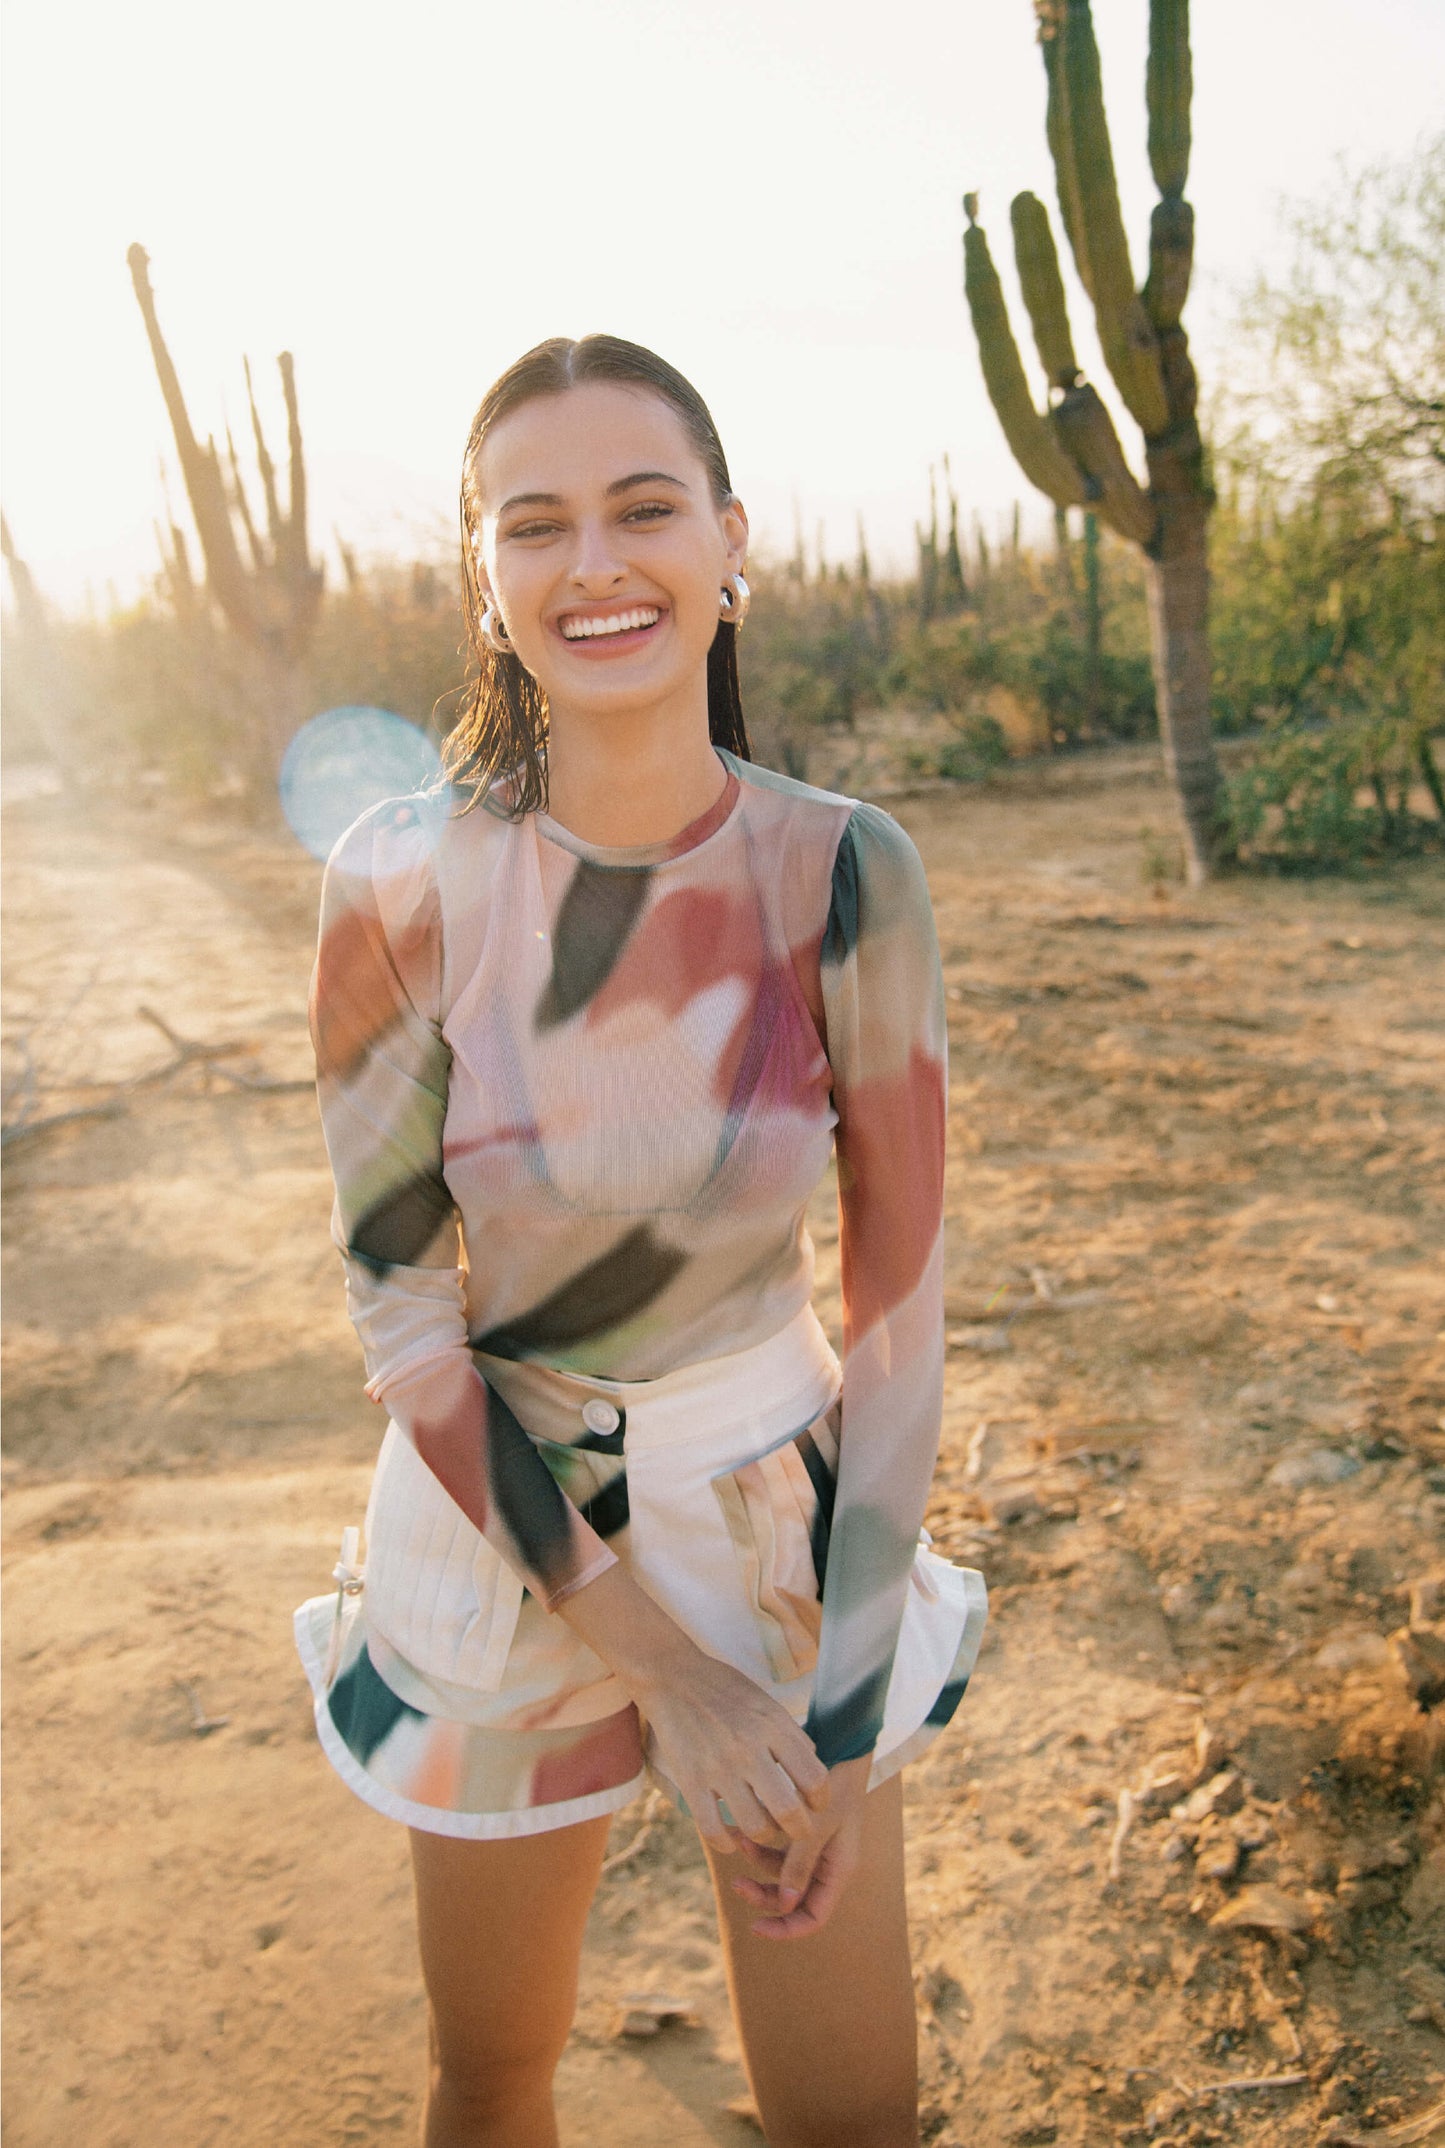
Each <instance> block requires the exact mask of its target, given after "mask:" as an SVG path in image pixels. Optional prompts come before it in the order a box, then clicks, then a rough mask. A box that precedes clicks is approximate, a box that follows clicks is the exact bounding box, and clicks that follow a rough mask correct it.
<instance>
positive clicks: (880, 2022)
mask: <svg viewBox="0 0 1445 2148" xmlns="http://www.w3.org/2000/svg"><path fill="white" fill-rule="evenodd" d="M863 1813H864V1821H863V1837H862V1846H861V1855H860V1858H859V1863H858V1868H857V1870H856V1871H855V1872H854V1873H853V1876H852V1878H851V1879H850V1880H849V1881H848V1883H847V1885H846V1887H845V1888H844V1890H843V1897H842V1900H841V1901H840V1902H839V1903H838V1906H837V1908H836V1909H835V1910H834V1912H833V1914H832V1916H831V1917H830V1918H829V1919H828V1922H827V1923H826V1924H825V1925H824V1926H823V1929H822V1930H821V1931H820V1932H812V1933H810V1934H809V1935H808V1936H807V1937H806V1938H804V1939H763V1938H760V1937H759V1936H758V1934H757V1933H756V1932H753V1931H751V1930H750V1929H749V1926H750V1924H751V1922H752V1920H753V1918H754V1917H756V1916H757V1914H758V1911H757V1908H756V1906H755V1905H754V1904H753V1903H750V1902H745V1901H744V1900H743V1899H742V1898H741V1896H739V1895H736V1894H734V1893H733V1891H732V1887H731V1886H730V1884H729V1882H730V1881H731V1880H732V1879H733V1878H734V1877H735V1876H740V1875H742V1874H744V1873H746V1872H748V1871H749V1870H750V1869H752V1868H750V1867H749V1866H748V1865H747V1863H746V1861H745V1859H744V1856H743V1853H742V1852H741V1851H737V1852H735V1853H734V1854H733V1855H732V1856H731V1857H723V1856H718V1855H716V1854H715V1853H714V1852H713V1851H712V1849H711V1848H710V1847H709V1846H708V1844H706V1843H704V1844H703V1849H704V1851H705V1852H706V1854H707V1859H708V1863H709V1865H710V1867H711V1869H712V1876H713V1887H714V1890H715V1892H716V1894H717V1900H718V1912H719V1917H718V1922H719V1929H720V1931H721V1934H722V1943H723V1957H724V1960H725V1961H726V1964H727V1974H728V1989H729V1991H730V1993H731V1995H732V2004H733V2015H734V2018H735V2020H736V2022H737V2025H738V2034H739V2036H740V2037H741V2039H742V2046H743V2053H744V2058H745V2062H746V2065H747V2071H748V2078H749V2080H750V2082H751V2084H752V2090H753V2095H754V2098H755V2099H756V2102H757V2106H758V2111H759V2115H760V2116H761V2118H762V2122H763V2131H764V2132H765V2133H766V2134H767V2137H768V2148H917V2141H918V2018H917V2014H916V2012H915V2008H914V1999H913V1972H912V1964H911V1961H910V1958H909V1952H908V1914H907V1904H906V1898H905V1893H904V1870H903V1776H902V1772H901V1770H900V1772H899V1773H898V1774H896V1775H891V1776H890V1777H889V1778H888V1780H887V1782H884V1783H880V1784H879V1785H878V1788H877V1789H876V1790H870V1791H869V1793H868V1795H867V1797H866V1798H865V1799H864V1800H863ZM699 1839H701V1838H699Z"/></svg>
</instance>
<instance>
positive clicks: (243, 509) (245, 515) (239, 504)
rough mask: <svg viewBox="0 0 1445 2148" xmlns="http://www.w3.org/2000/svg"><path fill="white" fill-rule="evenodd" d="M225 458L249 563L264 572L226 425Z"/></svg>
mask: <svg viewBox="0 0 1445 2148" xmlns="http://www.w3.org/2000/svg"><path fill="white" fill-rule="evenodd" d="M226 460H227V461H228V462H229V463H230V465H231V504H232V505H233V507H234V508H235V510H236V514H237V516H238V518H239V520H240V524H241V528H242V529H243V530H244V531H245V533H246V547H247V550H248V551H249V552H250V554H251V565H252V566H253V567H254V568H255V570H256V572H257V573H258V574H262V573H264V572H265V567H266V555H265V553H264V552H263V551H262V550H261V540H260V538H259V537H258V536H257V535H256V525H255V523H254V522H253V521H252V520H251V503H250V501H249V500H248V499H247V498H246V487H245V484H244V482H243V480H242V477H241V458H240V456H239V455H238V454H237V453H236V443H235V441H234V440H233V439H232V437H231V428H230V426H229V425H228V426H227V427H226Z"/></svg>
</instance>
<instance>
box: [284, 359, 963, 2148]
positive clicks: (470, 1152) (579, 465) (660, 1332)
mask: <svg viewBox="0 0 1445 2148" xmlns="http://www.w3.org/2000/svg"><path fill="white" fill-rule="evenodd" d="M747 536H748V524H747V517H746V515H745V513H744V511H743V507H742V504H741V502H740V501H739V500H738V499H737V497H736V496H735V494H734V493H733V491H732V489H731V485H730V483H729V479H728V473H727V465H726V462H725V460H724V458H723V453H722V448H721V445H720V444H719V442H718V440H717V436H716V432H715V430H714V428H713V425H712V421H711V418H710V417H709V415H708V413H707V409H706V406H705V405H704V404H703V402H702V401H701V399H700V397H698V395H697V394H696V391H695V390H694V389H692V388H691V387H690V386H689V384H688V383H687V382H686V381H684V380H682V378H681V376H680V375H678V374H676V373H674V372H673V371H672V369H671V368H670V367H668V366H667V365H666V364H665V363H664V361H662V360H661V359H659V358H657V357H655V356H654V355H653V354H652V353H650V352H646V351H642V350H640V349H638V348H637V347H636V346H634V345H631V344H626V343H622V342H619V341H618V340H616V339H614V338H610V337H589V338H587V339H586V340H585V341H584V342H582V343H576V344H574V343H568V342H564V341H560V340H559V341H555V342H552V343H548V344H543V345H541V346H539V348H538V349H537V350H535V351H532V352H529V353H528V354H527V355H526V356H525V357H524V358H522V359H521V360H519V361H518V363H517V365H516V366H514V367H513V368H512V369H511V371H510V372H509V373H507V374H506V375H504V376H503V378H502V379H501V380H500V381H499V382H498V383H497V384H496V386H495V387H494V388H493V389H492V390H491V391H490V392H489V394H488V396H487V397H486V399H485V400H484V402H483V404H482V407H481V410H480V411H479V412H478V415H477V419H476V421H475V423H474V425H473V428H472V434H471V438H470V440H469V442H468V446H467V452H466V459H465V465H464V477H463V485H462V540H463V542H462V554H463V571H464V578H465V586H466V601H467V610H468V619H469V623H470V628H471V636H472V643H473V648H474V650H475V653H476V658H477V671H476V678H475V681H474V683H473V687H472V692H471V697H470V702H469V705H468V707H467V710H466V713H465V715H464V717H463V719H462V721H461V722H460V724H459V725H458V727H457V729H456V731H455V732H454V733H453V735H452V737H451V739H450V740H449V741H448V744H447V752H446V760H447V767H448V771H449V781H448V782H447V783H446V784H445V785H442V786H436V787H433V788H432V789H431V790H430V791H427V792H423V793H419V794H418V795H416V796H414V797H412V798H408V799H396V800H392V801H389V802H388V803H386V804H384V805H382V806H380V807H377V808H375V809H374V810H372V811H371V812H368V813H366V814H363V815H362V817H361V819H360V820H358V821H357V822H356V823H355V825H354V826H353V827H352V828H351V829H349V830H348V831H347V833H346V834H345V835H344V836H343V837H342V838H341V840H340V842H339V843H338V844H337V846H336V849H335V851H334V852H333V854H332V856H331V859H330V862H329V864H328V868H327V876H326V883H325V889H324V892H323V899H322V922H321V936H320V942H319V947H318V954H317V963H316V971H315V977H314V983H313V995H312V1030H313V1036H314V1039H315V1043H316V1051H317V1066H318V1092H319V1096H320V1102H321V1111H322V1119H323V1124H324V1128H325V1133H326V1139H327V1145H328V1149H329V1152H330V1156H331V1161H332V1167H333V1171H334V1175H335V1181H336V1202H335V1209H334V1214H333V1236H334V1237H335V1240H336V1243H337V1245H338V1247H339V1249H340V1251H341V1253H342V1255H343V1259H344V1263H345V1269H346V1279H347V1290H348V1299H349V1306H350V1311H351V1315H352V1318H353V1320H354V1322H355V1324H356V1326H357V1329H358V1332H359V1334H360V1337H361V1340H362V1343H363V1347H364V1350H365V1355H366V1361H367V1371H368V1375H369V1378H368V1393H370V1394H371V1395H372V1397H373V1398H374V1399H376V1400H378V1401H381V1402H382V1403H384V1405H385V1407H386V1409H387V1411H388V1413H389V1417H390V1423H389V1425H388V1427H387V1433H386V1438H385V1440H384V1441H383V1444H382V1450H381V1454H380V1457H379V1459H378V1464H377V1470H376V1474H375V1477H374V1480H373V1485H372V1492H371V1499H370V1502H369V1505H368V1510H367V1516H366V1526H367V1559H366V1567H365V1573H364V1578H363V1577H362V1576H361V1575H360V1574H359V1573H358V1572H357V1571H356V1570H355V1569H354V1562H353V1561H351V1560H348V1561H346V1562H345V1564H346V1566H347V1572H346V1573H345V1574H343V1575H342V1576H341V1585H342V1588H343V1590H350V1592H351V1596H350V1603H351V1606H352V1608H353V1611H355V1607H356V1604H357V1599H358V1597H359V1615H353V1616H352V1618H351V1619H350V1621H349V1623H346V1622H345V1621H343V1623H342V1625H341V1626H339V1627H338V1626H336V1625H335V1624H334V1623H333V1621H332V1606H331V1604H330V1602H329V1601H328V1600H327V1599H324V1598H317V1599H314V1600H313V1601H312V1602H311V1603H310V1604H306V1605H302V1606H301V1607H300V1610H299V1611H298V1613H297V1637H298V1642H299V1645H300V1649H301V1654H302V1657H303V1660H304V1662H305V1663H306V1666H307V1670H308V1674H309V1676H310V1677H311V1681H312V1685H313V1689H314V1692H315V1698H316V1719H317V1726H318V1730H319V1732H320V1736H321V1739H322V1743H323V1745H324V1747H325V1750H326V1751H327V1753H328V1756H329V1757H330V1758H331V1760H332V1761H333V1763H334V1765H335V1766H336V1768H337V1769H338V1772H339V1773H340V1774H341V1775H342V1777H343V1779H344V1780H345V1781H346V1782H347V1783H348V1784H349V1785H350V1786H351V1787H352V1788H353V1789H354V1790H355V1791H356V1792H357V1794H358V1795H359V1796H361V1797H362V1798H364V1799H365V1800H366V1801H367V1802H368V1803H369V1804H371V1805H372V1806H373V1807H375V1809H377V1810H378V1811H380V1812H383V1813H385V1814H387V1815H389V1816H390V1817H392V1818H395V1819H398V1820H401V1821H403V1822H405V1823H406V1824H407V1825H408V1826H409V1828H410V1829H411V1842H412V1850H413V1861H414V1867H415V1873H416V1891H417V1906H418V1915H419V1920H420V1934H421V1950H422V1960H423V1967H424V1971H425V1975H426V1981H427V1990H428V1996H429V2000H430V2005H431V2024H432V2061H433V2077H432V2088H431V2096H430V2101H429V2105H428V2115H427V2119H426V2130H425V2139H426V2141H427V2143H428V2144H429V2148H459V2144H461V2143H463V2142H467V2143H478V2142H483V2141H486V2142H491V2141H496V2142H506V2143H508V2144H509V2148H524V2144H528V2148H529V2144H533V2143H536V2144H543V2143H552V2142H555V2140H556V2130H555V2121H554V2119H553V2116H552V2103H551V2077H552V2070H553V2068H554V2066H555V2063H556V2060H557V2057H558V2056H559V2054H560V2051H561V2048H562V2045H563V2043H564V2042H565V2039H566V2036H567V2033H568V2029H569V2027H570V2022H571V2014H572V2006H573V2003H574V1994H575V1988H576V1967H577V1953H578V1948H579V1947H580V1945H581V1933H582V1929H583V1925H584V1923H585V1919H586V1914H587V1907H588V1904H589V1902H590V1899H591V1894H592V1890H593V1888H594V1886H595V1883H596V1879H597V1875H598V1871H599V1869H600V1864H601V1859H602V1856H603V1852H604V1848H605V1843H606V1836H607V1828H608V1817H609V1815H610V1814H611V1813H612V1812H615V1811H616V1810H618V1809H619V1808H620V1807H621V1806H622V1805H623V1804H625V1803H627V1802H628V1801H629V1800H630V1799H631V1798H633V1797H634V1796H636V1795H637V1793H638V1791H639V1790H640V1789H641V1788H642V1787H643V1786H644V1785H645V1784H646V1783H647V1782H648V1781H649V1779H650V1780H652V1781H653V1782H655V1783H656V1784H658V1785H659V1786H660V1787H661V1788H662V1789H663V1790H664V1791H665V1792H666V1793H667V1794H668V1795H669V1796H671V1797H672V1798H673V1799H674V1801H675V1802H676V1803H677V1804H678V1805H679V1807H680V1808H681V1809H682V1810H683V1811H685V1812H687V1813H688V1814H689V1815H690V1816H691V1818H692V1819H693V1821H694V1822H695V1824H696V1826H697V1829H698V1832H699V1834H700V1836H701V1839H702V1842H703V1845H704V1848H705V1851H706V1854H707V1856H708V1859H709V1864H710V1868H711V1871H712V1876H713V1882H714V1887H715V1890H716V1895H717V1902H718V1909H719V1922H720V1930H721V1935H722V1939H723V1944H724V1951H725V1956H726V1961H727V1967H728V1975H729V1988H730V1992H731V1997H732V2002H733V2006H734V2011H735V2015H736V2018H737V2022H738V2027H739V2032H740V2036H741V2039H742V2044H743V2048H744V2052H745V2056H746V2062H747V2067H748V2072H749V2076H750V2078H751V2081H752V2085H753V2089H754V2093H755V2096H756V2098H757V2102H758V2105H759V2109H760V2111H761V2113H762V2117H763V2122H764V2126H765V2128H766V2130H767V2133H768V2138H769V2139H770V2140H771V2141H773V2142H774V2143H775V2144H783V2143H788V2144H795V2148H802V2144H805V2143H812V2142H828V2143H830V2144H831V2143H837V2142H840V2141H842V2140H844V2139H846V2140H848V2141H850V2142H858V2143H860V2144H861V2143H866V2144H868V2148H901V2144H904V2143H908V2144H912V2143H913V2142H915V2141H916V2139H917V2116H916V2102H917V2081H916V2029H915V2022H914V2013H913V1992H912V1981H911V1969H910V1962H909V1953H908V1935H907V1918H906V1905H905V1901H904V1892H903V1864H902V1806H901V1796H900V1788H901V1781H900V1770H901V1769H902V1767H903V1765H904V1764H905V1762H906V1761H908V1760H909V1759H911V1758H912V1757H913V1756H914V1755H915V1754H917V1753H919V1752H921V1751H922V1750H923V1749H924V1747H925V1746H926V1745H928V1744H929V1743H930V1742H931V1741H932V1740H933V1739H934V1738H935V1737H936V1736H937V1735H938V1733H939V1731H940V1730H941V1729H942V1728H943V1726H944V1725H945V1724H946V1723H947V1722H948V1721H949V1720H950V1718H951V1716H952V1714H953V1712H954V1710H955V1709H956V1707H957V1705H958V1702H959V1700H960V1698H961V1697H962V1694H963V1690H964V1687H965V1685H966V1683H967V1680H968V1675H969V1672H970V1670H971V1668H972V1665H973V1662H974V1659H975V1657H976V1655H977V1652H978V1647H979V1643H980V1640H981V1637H982V1628H983V1623H984V1618H985V1616H986V1596H985V1591H984V1587H983V1581H982V1577H981V1576H980V1575H978V1574H976V1573H973V1572H971V1571H969V1570H967V1569H962V1568H958V1567H955V1566H952V1565H951V1564H949V1563H948V1562H946V1561H945V1560H943V1559H940V1558H938V1557H937V1556H936V1555H935V1554H934V1553H933V1552H932V1551H930V1550H929V1549H928V1538H927V1532H926V1530H923V1529H922V1527H921V1522H922V1515H923V1511H924V1506H925V1503H926V1500H927V1495H928V1489H929V1480H930V1477H931V1474H932V1470H933V1465H934V1461H935V1458H936V1453H937V1445H938V1436H939V1422H940V1405H941V1390H942V1363H943V1334H942V1317H943V1307H942V1238H941V1214H942V1191H943V1138H944V1120H945V1101H946V1070H945V1024H944V1013H943V990H942V979H941V975H940V970H939V960H938V948H937V943H936V939H935V935H934V928H933V917H932V911H931V907H930V904H929V898H928V889H927V884H926V882H925V880H924V876H923V870H922V866H921V864H920V862H919V859H918V856H917V853H916V852H915V850H914V848H913V846H912V844H911V843H910V842H909V840H908V838H907V836H906V835H905V834H904V833H903V831H902V830H901V829H900V828H899V827H898V826H897V824H896V823H895V822H893V821H892V820H890V819H889V818H888V816H887V815H886V814H884V813H882V812H880V811H879V810H878V809H877V808H876V807H872V806H869V805H865V804H860V803H859V802H858V801H856V800H854V799H851V798H845V797H840V796H836V795H834V794H832V793H830V792H825V791H820V790H815V789H812V788H810V787H809V786H808V785H806V784H802V783H798V782H794V781H791V780H789V779H787V778H784V777H781V776H776V775H773V774H770V773H768V772H766V771H763V770H760V769H757V768H756V767H754V766H753V765H752V764H751V762H750V760H749V758H748V746H747V732H746V728H745V726H744V723H743V716H742V709H741V705H740V702H739V698H738V688H737V666H736V659H735V651H734V642H735V637H736V634H737V631H738V628H739V626H740V624H741V622H742V619H743V617H744V616H745V613H746V610H747V603H748V593H747V584H746V582H745V581H744V579H743V574H742V569H743V565H744V561H745V556H746V546H747ZM834 1152H836V1156H837V1162H838V1182H839V1189H840V1192H839V1202H840V1222H841V1241H842V1279H843V1300H844V1307H843V1310H844V1323H843V1325H844V1334H843V1343H844V1347H843V1356H842V1360H841V1363H840V1361H839V1359H838V1358H837V1357H836V1356H835V1355H834V1353H833V1350H832V1349H831V1347H830V1345H829V1344H828V1341H827V1339H826V1337H825V1335H824V1333H823V1330H822V1328H821V1326H820V1324H819V1322H818V1319H817V1317H816V1315H815V1313H814V1311H813V1308H812V1304H811V1289H812V1275H813V1258H812V1245H811V1242H810V1240H809V1237H808V1232H807V1228H806V1222H805V1213H806V1208H807V1203H808V1200H809V1198H810V1196H811V1195H812V1193H813V1192H814V1190H815V1188H816V1187H817V1185H818V1183H819V1181H820V1179H821V1178H822V1177H823V1175H824V1173H825V1171H826V1169H827V1167H828V1163H829V1159H830V1155H831V1154H832V1153H834ZM358 1582H359V1583H360V1587H359V1588H358ZM338 1603H339V1604H341V1603H342V1599H338ZM343 1607H344V1606H343ZM328 1628H330V1630H331V1632H332V1634H333V1636H334V1642H333V1646H332V1648H331V1650H330V1654H329V1657H328V1656H327V1651H326V1636H327V1629H328ZM323 1659H325V1660H323ZM728 1859H738V1860H740V1861H741V1862H743V1863H744V1864H745V1865H746V1866H747V1867H749V1868H750V1870H748V1871H747V1872H746V1873H738V1872H736V1871H735V1870H734V1871H732V1873H731V1876H729V1868H728V1867H727V1865H726V1863H725V1861H726V1860H728ZM779 1941H789V1942H797V1943H798V1944H795V1945H793V1944H790V1945H782V1946H779V1945H778V1942H779Z"/></svg>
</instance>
